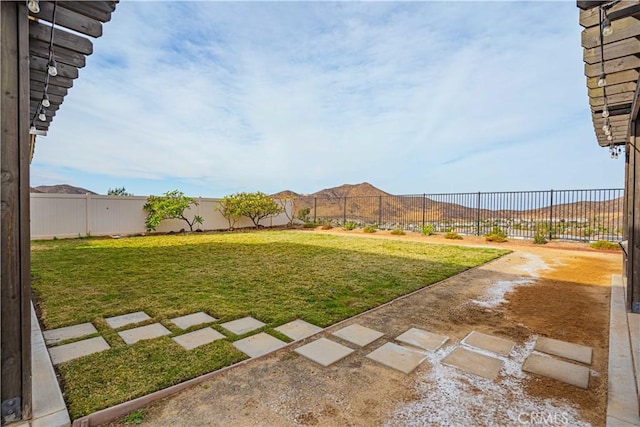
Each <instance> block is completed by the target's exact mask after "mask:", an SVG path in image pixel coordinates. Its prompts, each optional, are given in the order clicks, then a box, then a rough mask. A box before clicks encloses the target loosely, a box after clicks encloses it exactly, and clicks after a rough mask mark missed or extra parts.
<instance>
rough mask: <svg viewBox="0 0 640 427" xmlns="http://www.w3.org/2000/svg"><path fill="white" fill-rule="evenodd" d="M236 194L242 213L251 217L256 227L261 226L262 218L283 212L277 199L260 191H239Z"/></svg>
mask: <svg viewBox="0 0 640 427" xmlns="http://www.w3.org/2000/svg"><path fill="white" fill-rule="evenodd" d="M234 196H235V197H236V198H237V199H238V203H239V207H240V212H242V215H243V216H246V217H248V218H249V219H251V221H252V222H253V224H254V225H255V226H256V228H258V227H259V226H260V220H262V219H264V218H266V217H269V216H272V215H277V214H279V213H281V212H282V207H281V206H280V205H279V204H278V203H276V201H275V200H273V199H272V198H271V197H270V196H268V195H266V194H264V193H261V192H260V191H258V192H256V193H237V194H235V195H234Z"/></svg>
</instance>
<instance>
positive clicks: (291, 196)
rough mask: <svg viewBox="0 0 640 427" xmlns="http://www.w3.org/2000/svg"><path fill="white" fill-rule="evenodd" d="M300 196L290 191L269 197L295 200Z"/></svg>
mask: <svg viewBox="0 0 640 427" xmlns="http://www.w3.org/2000/svg"><path fill="white" fill-rule="evenodd" d="M300 196H301V195H300V194H298V193H296V192H293V191H290V190H284V191H280V192H278V193H273V194H272V195H271V197H273V198H274V199H297V198H298V197H300Z"/></svg>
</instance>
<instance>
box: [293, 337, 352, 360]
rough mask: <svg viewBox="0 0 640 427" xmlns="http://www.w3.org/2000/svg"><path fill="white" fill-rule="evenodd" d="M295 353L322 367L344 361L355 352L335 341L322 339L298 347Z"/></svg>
mask: <svg viewBox="0 0 640 427" xmlns="http://www.w3.org/2000/svg"><path fill="white" fill-rule="evenodd" d="M294 351H295V352H296V353H298V354H299V355H301V356H304V357H306V358H307V359H309V360H311V361H313V362H316V363H319V364H320V365H322V366H329V365H332V364H334V363H335V362H337V361H338V360H341V359H344V358H345V357H347V356H348V355H350V354H351V353H353V352H354V351H355V350H353V349H351V348H349V347H346V346H344V345H342V344H338V343H337V342H335V341H331V340H328V339H326V338H320V339H319V340H316V341H313V342H311V343H309V344H305V345H303V346H301V347H298V348H296V349H295V350H294Z"/></svg>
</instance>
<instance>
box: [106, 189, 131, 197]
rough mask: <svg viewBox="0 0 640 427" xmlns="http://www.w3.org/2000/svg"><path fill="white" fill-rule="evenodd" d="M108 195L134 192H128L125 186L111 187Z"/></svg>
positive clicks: (126, 194)
mask: <svg viewBox="0 0 640 427" xmlns="http://www.w3.org/2000/svg"><path fill="white" fill-rule="evenodd" d="M107 196H133V193H129V192H127V190H126V189H125V188H124V187H116V188H111V187H109V191H107Z"/></svg>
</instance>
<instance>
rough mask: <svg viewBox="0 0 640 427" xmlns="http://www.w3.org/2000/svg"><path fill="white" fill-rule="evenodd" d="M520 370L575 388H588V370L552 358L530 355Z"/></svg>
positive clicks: (584, 367)
mask: <svg viewBox="0 0 640 427" xmlns="http://www.w3.org/2000/svg"><path fill="white" fill-rule="evenodd" d="M522 370H523V371H525V372H531V373H533V374H538V375H542V376H544V377H548V378H552V379H554V380H557V381H561V382H563V383H567V384H571V385H574V386H576V387H580V388H584V389H588V388H589V368H587V367H586V366H581V365H576V364H574V363H569V362H565V361H563V360H559V359H554V358H552V357H545V356H540V355H538V354H532V355H530V356H529V357H527V360H525V361H524V364H523V365H522Z"/></svg>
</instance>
